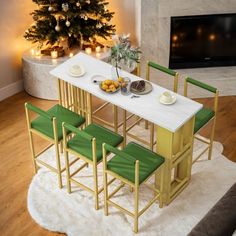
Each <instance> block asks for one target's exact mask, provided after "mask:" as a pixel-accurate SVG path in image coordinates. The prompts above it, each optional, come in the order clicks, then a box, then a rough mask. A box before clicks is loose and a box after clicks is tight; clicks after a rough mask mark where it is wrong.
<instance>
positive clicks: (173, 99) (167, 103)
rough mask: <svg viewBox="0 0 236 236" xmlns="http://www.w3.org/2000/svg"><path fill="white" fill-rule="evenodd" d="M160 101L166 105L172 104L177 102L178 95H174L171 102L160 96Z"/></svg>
mask: <svg viewBox="0 0 236 236" xmlns="http://www.w3.org/2000/svg"><path fill="white" fill-rule="evenodd" d="M159 101H160V103H161V104H164V105H171V104H174V103H175V102H176V96H175V95H172V100H171V101H170V102H165V101H163V100H162V96H160V98H159Z"/></svg>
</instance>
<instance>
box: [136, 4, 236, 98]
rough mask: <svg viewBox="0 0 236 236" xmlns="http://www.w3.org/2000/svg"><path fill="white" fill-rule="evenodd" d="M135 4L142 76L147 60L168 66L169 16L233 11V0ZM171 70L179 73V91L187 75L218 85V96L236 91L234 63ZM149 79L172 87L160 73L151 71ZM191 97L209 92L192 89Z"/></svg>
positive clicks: (228, 12)
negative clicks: (232, 64)
mask: <svg viewBox="0 0 236 236" xmlns="http://www.w3.org/2000/svg"><path fill="white" fill-rule="evenodd" d="M135 3H137V12H136V14H137V29H138V31H137V36H138V42H139V43H140V46H141V51H142V61H141V75H142V77H143V78H145V64H146V61H148V60H149V61H150V60H151V61H154V62H157V63H159V64H161V65H163V66H166V67H169V61H170V58H169V57H170V33H171V32H170V31H171V17H179V16H189V17H191V16H196V15H202V16H203V15H212V14H213V15H214V14H235V13H236V1H235V0H197V1H186V0H135ZM235 42H236V40H235ZM235 45H236V43H235ZM235 45H234V48H235ZM235 55H236V54H235ZM174 70H177V71H178V72H179V74H180V78H179V86H178V88H179V89H178V93H180V94H182V93H183V84H184V78H185V77H186V76H189V77H192V78H194V79H197V80H199V81H202V82H204V83H208V84H210V85H212V86H215V87H217V88H218V89H220V95H221V96H225V95H235V94H236V79H235V78H236V67H235V66H225V67H206V68H186V69H174ZM151 73H152V72H151ZM150 78H151V81H153V82H155V83H157V84H160V85H161V86H163V87H165V88H170V89H171V88H172V86H171V85H172V84H169V82H170V80H169V79H167V78H165V76H164V75H163V74H160V75H159V74H157V73H156V72H155V71H153V74H151V77H150ZM190 89H191V88H190ZM190 96H192V97H206V96H209V95H208V94H206V93H204V94H203V93H202V90H197V89H194V88H193V90H192V91H190Z"/></svg>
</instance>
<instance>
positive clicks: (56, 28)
mask: <svg viewBox="0 0 236 236" xmlns="http://www.w3.org/2000/svg"><path fill="white" fill-rule="evenodd" d="M55 30H56V31H57V32H59V31H60V30H61V27H60V25H59V24H57V25H56V27H55Z"/></svg>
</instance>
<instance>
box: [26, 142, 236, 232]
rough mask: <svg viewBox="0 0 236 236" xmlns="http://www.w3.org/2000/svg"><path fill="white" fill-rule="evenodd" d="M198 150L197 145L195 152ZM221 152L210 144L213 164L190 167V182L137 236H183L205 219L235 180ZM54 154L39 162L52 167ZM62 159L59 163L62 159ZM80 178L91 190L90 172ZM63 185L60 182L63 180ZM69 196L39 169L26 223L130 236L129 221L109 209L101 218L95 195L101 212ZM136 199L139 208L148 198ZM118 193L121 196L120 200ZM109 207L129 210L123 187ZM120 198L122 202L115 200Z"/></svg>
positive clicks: (85, 196)
mask: <svg viewBox="0 0 236 236" xmlns="http://www.w3.org/2000/svg"><path fill="white" fill-rule="evenodd" d="M201 148H202V145H200V144H199V143H197V145H195V150H197V151H199V150H200V149H201ZM222 151H223V147H222V145H221V144H220V143H217V142H215V143H214V150H213V160H212V161H207V160H206V157H205V160H203V161H198V162H197V163H196V164H195V165H194V166H193V171H192V178H191V182H190V184H189V185H188V187H187V188H186V189H185V190H184V191H183V192H182V193H181V194H180V195H179V196H178V197H177V198H176V199H175V200H174V201H173V202H172V203H171V204H170V205H169V206H166V207H164V208H163V209H159V208H158V205H157V204H154V205H152V206H151V207H150V208H149V210H148V211H147V212H146V213H144V214H143V215H142V216H141V217H140V220H139V235H148V236H152V235H153V236H157V235H158V236H159V235H162V236H164V235H168V236H169V235H175V236H178V235H180V236H183V235H187V234H188V232H190V230H191V229H192V228H193V227H194V226H195V224H196V223H197V222H198V221H199V220H200V219H201V218H202V217H203V216H204V215H205V214H206V213H207V211H208V210H209V209H210V208H211V207H212V206H213V205H214V204H215V203H216V202H217V201H218V200H219V199H220V198H221V197H222V196H223V195H224V193H225V192H226V191H227V190H228V189H229V188H230V186H231V185H232V184H233V183H234V182H235V179H236V164H235V163H233V162H231V161H229V160H227V159H226V158H225V157H224V156H223V155H222V154H221V153H222ZM53 156H54V149H53V148H51V149H50V150H48V151H47V152H46V153H44V154H43V155H42V156H41V157H40V158H43V159H45V158H46V159H47V160H48V162H49V163H52V160H53ZM62 159H63V158H62ZM84 170H85V171H84V172H83V173H82V174H80V180H81V179H82V180H83V181H85V182H86V183H90V184H92V179H91V173H92V172H91V169H90V168H85V169H84ZM101 170H102V165H100V166H99V176H100V177H99V178H100V183H101V181H102V172H101ZM63 182H64V184H65V177H63ZM72 190H73V193H72V194H68V193H67V191H66V188H65V186H64V188H63V189H62V190H59V189H58V187H57V176H56V174H54V173H51V172H50V171H48V170H46V169H44V168H41V169H40V170H39V172H38V174H36V175H35V176H34V178H33V180H32V183H31V184H30V187H29V192H28V210H29V212H30V214H31V216H32V218H33V219H34V220H35V221H36V222H37V223H38V224H39V225H41V226H42V227H44V228H46V229H48V230H51V231H57V232H62V233H66V234H68V235H69V236H83V235H86V236H92V235H96V236H100V235H102V236H108V235H114V236H116V235H117V236H120V235H123V236H126V235H127V236H128V235H134V233H133V232H132V228H133V219H132V218H130V217H129V216H127V215H124V214H123V213H120V212H118V211H117V210H116V209H114V208H113V207H110V208H109V212H110V214H109V216H104V211H103V210H104V209H103V201H102V200H103V195H102V194H101V195H100V207H101V209H100V210H98V211H96V210H95V209H94V199H93V197H92V195H91V194H90V193H88V192H86V191H84V190H81V189H79V188H77V187H74V188H73V189H72ZM141 192H142V194H141V196H140V200H141V205H143V203H145V202H146V201H147V200H148V199H150V197H152V196H153V193H152V192H150V191H149V190H148V189H146V188H145V187H143V188H142V191H141ZM122 193H125V194H123V195H122ZM118 195H119V197H117V198H115V201H119V202H120V201H121V202H122V203H123V205H124V206H126V207H128V208H130V209H132V206H133V198H132V194H131V193H130V191H129V189H128V188H127V187H125V188H124V189H123V190H122V191H121V194H118ZM121 195H122V196H121Z"/></svg>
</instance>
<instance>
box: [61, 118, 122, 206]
mask: <svg viewBox="0 0 236 236" xmlns="http://www.w3.org/2000/svg"><path fill="white" fill-rule="evenodd" d="M62 126H63V134H64V136H63V140H64V145H63V146H64V154H65V161H66V174H67V175H66V176H67V190H68V193H71V182H73V183H74V184H75V185H77V186H79V187H81V188H83V189H84V190H87V191H89V192H91V193H92V194H93V195H94V196H95V209H96V210H98V209H99V198H98V195H99V193H101V192H102V190H103V188H101V189H98V176H97V165H98V164H100V163H101V162H102V143H104V142H106V143H109V144H110V145H111V146H114V147H118V146H119V145H120V144H122V142H123V137H122V136H121V135H119V134H116V133H114V132H112V131H111V130H109V129H107V128H104V127H102V126H100V125H97V124H90V125H88V126H87V127H86V128H85V129H83V130H82V131H80V130H79V129H77V128H75V127H74V126H72V125H70V124H67V123H63V125H62ZM68 131H70V132H72V133H74V134H75V136H74V137H73V138H72V139H69V140H68V138H67V135H66V133H67V132H68ZM68 153H71V154H74V155H75V156H76V157H78V158H79V159H81V160H83V161H84V164H83V165H81V166H80V167H79V168H78V169H77V170H75V171H74V172H73V173H71V169H70V167H71V166H72V164H70V163H69V155H68ZM74 163H75V162H73V164H74ZM88 165H91V166H92V167H93V178H94V188H93V189H92V188H90V187H88V186H85V185H84V184H82V183H80V182H79V181H78V180H76V179H75V178H74V176H75V175H76V174H77V173H79V171H80V170H82V169H83V168H84V167H86V166H88ZM114 180H115V179H114ZM114 180H112V181H114Z"/></svg>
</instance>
